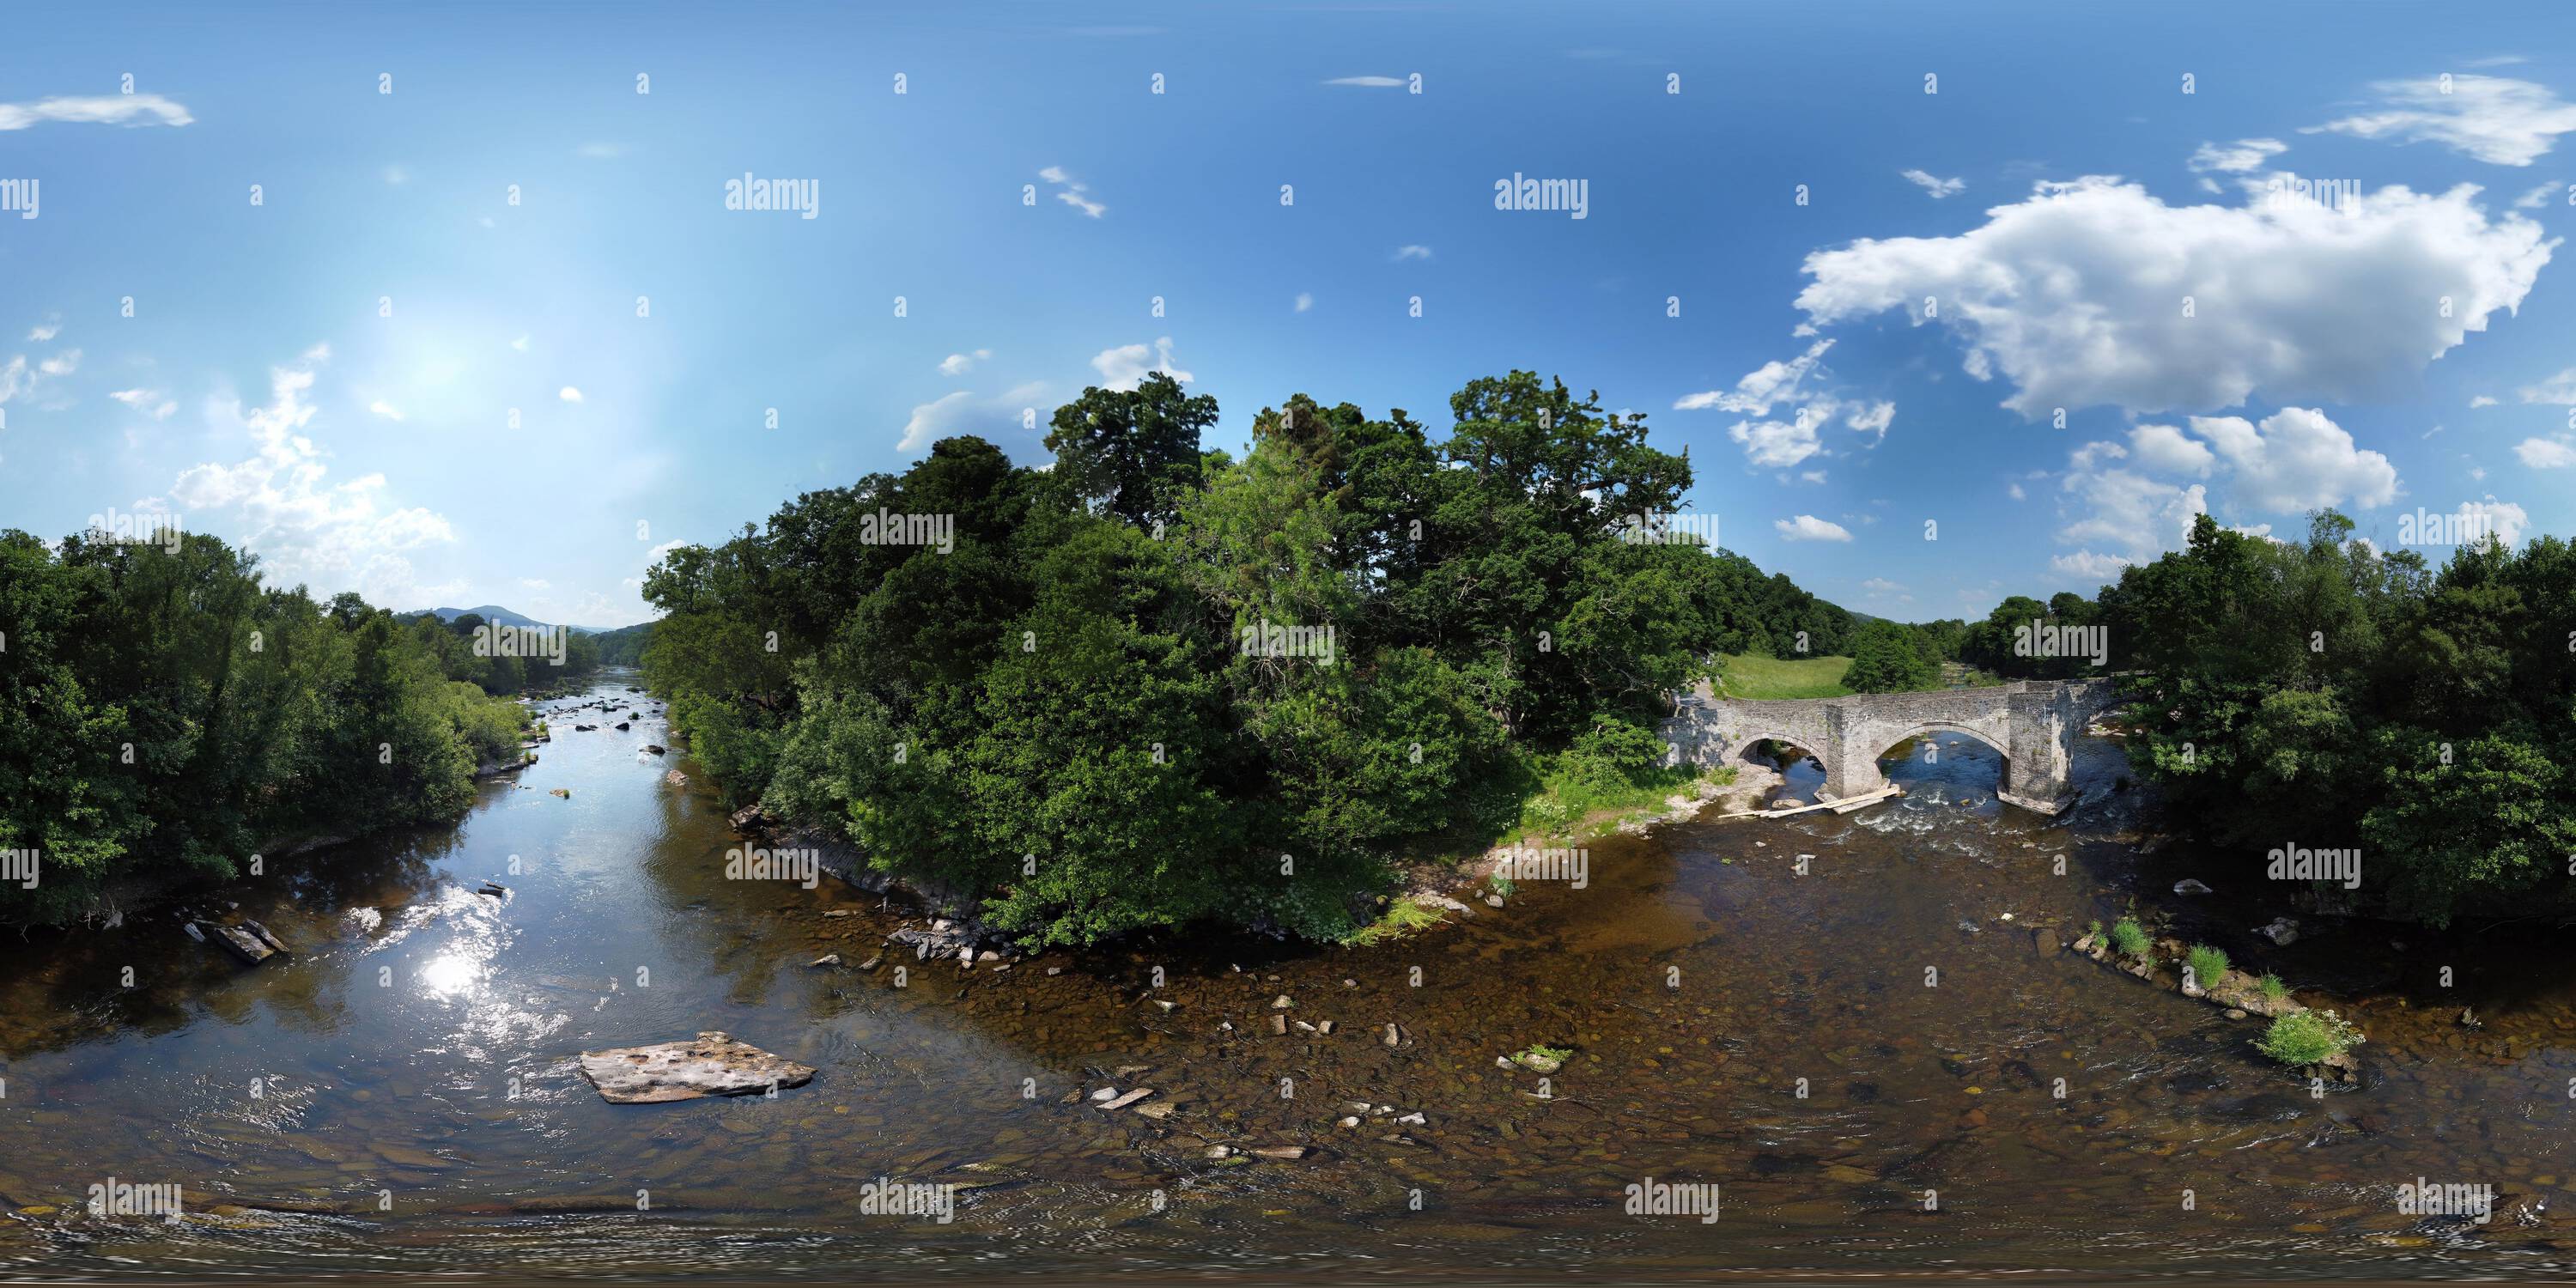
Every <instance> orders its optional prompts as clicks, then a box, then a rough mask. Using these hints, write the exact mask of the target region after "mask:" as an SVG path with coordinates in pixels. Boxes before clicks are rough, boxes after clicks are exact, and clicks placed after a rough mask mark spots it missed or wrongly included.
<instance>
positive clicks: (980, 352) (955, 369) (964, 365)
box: [939, 349, 993, 376]
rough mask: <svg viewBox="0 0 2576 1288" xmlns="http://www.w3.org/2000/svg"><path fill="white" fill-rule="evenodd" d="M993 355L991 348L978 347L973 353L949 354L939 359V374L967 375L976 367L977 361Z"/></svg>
mask: <svg viewBox="0 0 2576 1288" xmlns="http://www.w3.org/2000/svg"><path fill="white" fill-rule="evenodd" d="M992 356H993V351H992V350H990V349H977V350H976V351H974V352H973V353H952V354H949V355H948V356H947V357H945V358H942V359H940V360H939V374H941V375H943V376H962V375H965V374H966V373H967V372H969V371H972V370H974V369H975V364H976V363H978V362H982V361H983V360H985V359H986V358H989V357H992Z"/></svg>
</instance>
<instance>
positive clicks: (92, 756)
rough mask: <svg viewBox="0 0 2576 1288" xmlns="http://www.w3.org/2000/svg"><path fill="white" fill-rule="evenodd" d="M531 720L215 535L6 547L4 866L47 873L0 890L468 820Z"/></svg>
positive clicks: (214, 867) (140, 878) (107, 890)
mask: <svg viewBox="0 0 2576 1288" xmlns="http://www.w3.org/2000/svg"><path fill="white" fill-rule="evenodd" d="M432 625H433V628H435V627H436V624H435V619H432ZM467 656H469V657H470V653H469V654H468V655H467ZM525 720H526V717H525V715H524V713H523V711H522V708H521V707H520V706H519V705H518V704H517V703H516V702H513V701H511V700H509V699H507V698H502V697H495V696H492V695H490V694H487V693H486V692H485V691H484V689H483V687H482V686H481V685H480V684H477V683H474V682H470V681H469V680H466V679H460V678H455V677H453V676H451V674H450V673H449V672H448V670H447V669H445V668H444V667H443V666H442V665H441V654H440V653H439V651H437V650H436V649H434V648H433V647H431V645H430V644H429V643H428V642H427V640H426V639H425V636H424V634H423V632H421V631H420V630H418V629H415V628H414V627H412V626H409V625H407V624H406V623H404V622H403V621H401V620H399V619H397V618H395V617H394V616H393V615H392V614H391V613H388V612H386V611H384V610H383V609H379V608H373V607H370V606H369V605H368V604H367V603H366V602H365V601H363V600H361V599H360V598H358V597H357V596H356V595H351V594H344V595H340V596H337V597H335V598H334V599H332V600H331V601H330V602H329V603H327V604H324V603H317V602H315V601H314V600H313V599H312V598H311V597H310V596H308V595H307V594H306V593H305V591H304V590H303V588H302V587H297V588H296V589H294V590H277V589H272V588H268V587H265V586H263V585H262V584H261V579H260V576H259V573H258V560H257V559H256V558H254V557H252V556H249V555H245V554H242V553H240V552H238V551H235V550H233V549H232V548H231V547H229V546H227V545H225V544H224V543H223V542H222V541H219V540H216V539H215V538H212V537H207V536H201V535H195V534H190V535H187V536H185V537H183V538H181V539H179V540H178V541H177V542H176V543H175V545H174V546H163V545H158V544H150V545H137V544H116V543H111V542H105V541H100V540H97V539H94V538H93V537H78V536H76V537H71V538H68V539H66V540H65V541H64V542H63V543H62V546H61V548H60V550H59V551H57V550H55V549H54V548H52V547H49V546H48V545H47V544H46V543H45V542H44V541H42V540H39V539H38V538H35V537H32V536H29V535H28V534H26V533H24V532H19V531H16V530H10V531H6V532H0V851H17V852H27V851H32V852H33V853H34V855H35V867H34V872H35V875H36V881H35V885H34V887H33V888H32V889H28V888H22V886H21V884H20V882H19V881H11V882H8V883H7V884H6V885H0V918H6V919H7V920H10V921H15V922H21V923H26V922H54V921H63V920H70V919H76V918H79V917H83V916H87V915H93V914H98V913H103V912H106V911H108V910H109V909H110V908H111V907H112V906H113V905H114V904H115V903H116V902H117V898H118V893H119V892H120V891H123V890H139V889H143V888H147V887H151V886H156V885H169V884H174V883H183V882H188V881H196V880H204V881H219V880H225V879H229V878H232V877H235V876H238V875H242V872H243V865H245V864H246V863H247V862H248V861H249V859H250V857H251V855H252V854H254V853H255V852H257V850H258V847H259V846H260V845H261V843H262V842H264V841H267V840H269V839H272V838H277V837H283V836H290V835H304V836H309V835H324V834H328V835H341V836H350V835H356V834H358V833H361V832H364V831H368V830H371V829H374V828H378V827H387V826H397V825H402V824H409V823H421V822H430V821H435V820H440V819H446V818H452V817H454V816H456V815H457V814H459V813H462V812H463V810H464V809H465V806H466V804H467V803H468V802H469V801H470V800H471V799H472V797H473V774H474V771H475V769H476V767H477V766H478V765H480V764H485V763H490V762H494V761H507V760H515V759H517V758H518V755H519V738H520V734H521V732H522V730H523V728H524V725H525Z"/></svg>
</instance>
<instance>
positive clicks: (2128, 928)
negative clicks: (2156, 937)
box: [2111, 917, 2152, 958]
mask: <svg viewBox="0 0 2576 1288" xmlns="http://www.w3.org/2000/svg"><path fill="white" fill-rule="evenodd" d="M2150 947H2152V945H2151V944H2149V943H2148V941H2147V928H2146V927H2144V926H2141V925H2139V924H2138V919H2137V918H2135V917H2122V918H2120V920H2119V921H2118V922H2117V923H2116V924H2114V925H2113V926H2112V927H2111V948H2112V950H2113V951H2115V952H2117V953H2119V954H2120V955H2121V956H2123V957H2141V958H2143V957H2145V956H2146V955H2147V951H2148V949H2149V948H2150Z"/></svg>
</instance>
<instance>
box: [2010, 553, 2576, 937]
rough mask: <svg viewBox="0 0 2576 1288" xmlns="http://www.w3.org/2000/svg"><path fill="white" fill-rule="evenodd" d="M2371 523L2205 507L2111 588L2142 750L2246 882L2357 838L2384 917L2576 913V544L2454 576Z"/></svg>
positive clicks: (2118, 664)
mask: <svg viewBox="0 0 2576 1288" xmlns="http://www.w3.org/2000/svg"><path fill="white" fill-rule="evenodd" d="M2352 532H2353V524H2352V521H2351V520H2349V519H2347V518H2345V517H2344V516H2343V515H2341V514H2337V513H2335V512H2333V511H2330V510H2329V511H2325V512H2322V513H2320V514H2317V515H2315V516H2314V517H2313V518H2312V520H2311V524H2310V529H2309V533H2308V538H2307V540H2306V541H2305V542H2304V543H2283V542H2275V541H2272V540H2269V539H2266V538H2260V537H2248V536H2244V535H2242V534H2239V533H2236V532H2231V531H2228V530H2227V529H2225V528H2221V527H2220V526H2218V524H2217V523H2216V522H2215V521H2213V520H2212V519H2210V518H2209V517H2208V516H2207V515H2203V516H2201V518H2200V519H2199V520H2198V521H2197V523H2196V524H2195V525H2194V527H2193V529H2192V534H2191V541H2190V545H2189V547H2188V548H2187V549H2185V550H2182V551H2179V552H2176V553H2171V554H2167V555H2165V556H2164V557H2163V558H2161V559H2158V560H2157V561H2156V562H2154V563H2151V564H2146V565H2143V566H2138V567H2132V568H2128V569H2126V570H2124V571H2123V572H2122V573H2121V575H2120V580H2119V583H2118V584H2117V585H2114V586H2106V587H2104V588H2103V590H2102V592H2101V594H2100V596H2099V603H2098V605H2093V606H2088V608H2089V611H2090V613H2091V615H2092V616H2093V618H2094V620H2095V621H2096V622H2098V623H2099V624H2100V625H2102V626H2103V627H2105V628H2106V631H2107V635H2108V639H2109V643H2110V646H2111V656H2112V666H2113V667H2114V668H2116V669H2121V670H2130V671H2135V672H2138V673H2139V674H2137V675H2135V676H2134V677H2132V678H2131V679H2130V680H2129V681H2128V683H2129V685H2130V696H2131V697H2132V698H2133V699H2134V700H2135V706H2134V707H2133V709H2132V710H2133V717H2134V718H2135V719H2136V720H2137V721H2138V724H2139V734H2138V736H2137V737H2136V738H2134V739H2133V740H2132V742H2131V743H2130V755H2131V757H2132V759H2133V760H2135V761H2136V762H2137V763H2138V764H2139V765H2140V766H2142V767H2144V768H2146V769H2147V770H2148V771H2149V772H2150V773H2152V775H2153V776H2154V777H2155V778H2156V779H2157V780H2158V781H2159V782H2161V783H2162V784H2164V787H2165V790H2166V793H2167V796H2168V798H2169V800H2170V801H2171V803H2172V805H2173V807H2174V813H2175V815H2176V816H2177V817H2181V818H2188V819H2194V820H2198V821H2199V823H2200V824H2201V826H2203V827H2205V828H2206V829H2207V830H2208V831H2209V832H2210V833H2211V834H2212V835H2213V836H2214V837H2216V838H2217V839H2219V840H2221V841H2223V842H2228V843H2233V844H2237V845H2241V846H2242V847H2243V850H2244V854H2245V861H2246V867H2245V869H2244V875H2243V878H2242V879H2252V878H2254V877H2255V876H2257V875H2259V874H2264V873H2266V872H2267V870H2268V868H2269V858H2270V852H2271V851H2273V850H2276V849H2284V850H2286V849H2289V848H2293V847H2296V848H2303V849H2310V850H2321V849H2345V848H2351V849H2357V850H2358V851H2359V852H2360V856H2361V863H2360V877H2361V883H2360V887H2359V889H2358V890H2357V891H2355V894H2356V896H2357V897H2358V898H2359V899H2360V900H2361V901H2362V903H2363V906H2364V907H2365V908H2367V909H2369V910H2372V911H2376V912H2380V913H2383V914H2386V915H2390V916H2395V917H2402V918H2408V919H2413V920H2420V921H2424V922H2429V923H2431V924H2433V925H2437V926H2439V925H2445V924H2448V923H2449V922H2451V921H2453V920H2455V919H2458V918H2464V917H2481V918H2484V917H2492V918H2515V917H2538V916H2552V917H2560V918H2564V917H2568V916H2570V915H2576V872H2571V870H2570V869H2571V866H2576V549H2571V548H2570V546H2569V545H2568V543H2566V542H2565V541H2562V540H2559V539H2558V538H2555V537H2540V538H2535V539H2533V540H2531V541H2529V542H2527V543H2525V544H2524V545H2523V546H2522V547H2521V548H2520V549H2519V550H2516V549H2512V548H2509V547H2507V546H2505V545H2504V543H2503V542H2501V541H2499V540H2495V539H2493V538H2490V539H2488V540H2487V541H2486V542H2484V543H2481V544H2477V545H2469V546H2462V547H2460V548H2459V549H2458V550H2457V551H2456V552H2455V553H2454V554H2453V555H2452V556H2451V558H2450V561H2449V562H2447V563H2445V564H2444V565H2443V566H2442V567H2441V569H2440V570H2439V571H2438V572H2435V571H2433V570H2431V569H2430V568H2429V567H2428V566H2427V564H2426V561H2425V560H2424V558H2423V556H2421V555H2419V554H2417V553H2415V552H2414V551H2411V550H2397V551H2391V552H2382V551H2379V550H2377V549H2375V548H2374V547H2372V546H2371V545H2370V544H2369V543H2366V542H2362V541H2357V540H2354V539H2353V537H2352ZM2060 598H2061V599H2062V598H2065V597H2063V596H2061V597H2060ZM2052 608H2054V606H2052ZM2086 611H2087V610H2084V609H2078V610H2074V611H2073V612H2072V613H2071V614H2070V615H2072V616H2076V617H2082V616H2084V615H2086Z"/></svg>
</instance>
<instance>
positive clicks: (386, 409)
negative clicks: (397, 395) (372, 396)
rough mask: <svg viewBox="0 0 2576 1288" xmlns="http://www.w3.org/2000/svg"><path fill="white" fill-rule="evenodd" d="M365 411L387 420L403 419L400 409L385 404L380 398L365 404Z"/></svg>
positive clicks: (390, 404)
mask: <svg viewBox="0 0 2576 1288" xmlns="http://www.w3.org/2000/svg"><path fill="white" fill-rule="evenodd" d="M367 410H368V411H371V412H374V413H375V414H377V415H379V416H382V417H384V418H385V419H387V420H401V419H402V418H403V414H402V410H401V409H400V408H398V407H396V406H394V405H393V404H392V403H389V402H386V401H385V400H384V399H382V398H379V399H377V400H375V401H374V402H372V403H369V404H367Z"/></svg>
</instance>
